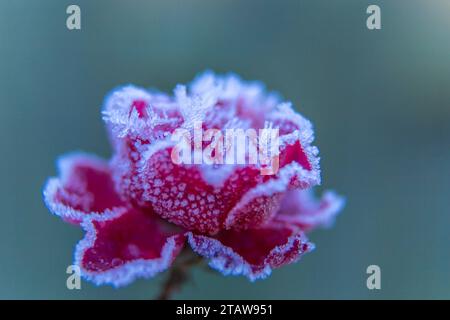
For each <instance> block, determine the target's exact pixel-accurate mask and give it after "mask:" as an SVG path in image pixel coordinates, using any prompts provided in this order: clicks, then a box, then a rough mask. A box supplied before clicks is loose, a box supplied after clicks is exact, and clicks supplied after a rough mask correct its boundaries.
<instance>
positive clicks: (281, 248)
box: [188, 224, 314, 281]
mask: <svg viewBox="0 0 450 320" xmlns="http://www.w3.org/2000/svg"><path fill="white" fill-rule="evenodd" d="M188 239H189V244H190V245H191V247H192V249H193V250H194V251H195V252H197V253H198V254H200V255H202V256H204V257H205V258H207V259H209V265H210V266H211V267H212V268H214V269H216V270H218V271H220V272H222V273H223V274H224V275H230V274H231V275H244V276H246V277H248V278H249V279H250V280H251V281H254V280H256V279H261V278H265V277H267V276H268V275H270V273H271V271H272V269H273V268H278V267H281V266H282V265H285V264H288V263H292V262H296V261H297V260H298V259H299V258H300V257H301V256H302V255H303V254H304V253H306V252H309V251H311V250H312V249H314V245H313V244H312V243H310V242H308V240H307V239H306V237H305V236H304V235H303V234H302V233H301V231H300V230H299V229H297V228H290V227H287V226H284V225H282V224H273V225H271V226H267V227H264V228H260V229H249V230H245V231H242V232H239V231H234V230H231V231H222V232H221V233H219V234H218V235H217V236H215V237H208V236H204V235H196V234H194V233H189V234H188Z"/></svg>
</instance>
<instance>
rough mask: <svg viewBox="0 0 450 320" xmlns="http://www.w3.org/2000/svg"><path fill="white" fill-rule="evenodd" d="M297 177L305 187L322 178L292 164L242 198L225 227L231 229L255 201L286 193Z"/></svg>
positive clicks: (226, 221) (315, 173) (227, 219)
mask: <svg viewBox="0 0 450 320" xmlns="http://www.w3.org/2000/svg"><path fill="white" fill-rule="evenodd" d="M294 177H297V178H298V180H299V181H301V182H302V183H304V184H305V186H311V185H315V184H318V183H319V182H320V177H319V176H318V175H317V172H315V171H308V170H305V169H304V168H303V167H302V166H301V165H300V164H298V163H297V162H292V163H290V164H288V165H286V166H284V167H283V168H281V169H280V171H279V172H278V174H277V176H276V178H273V179H269V180H267V181H266V182H265V183H261V184H258V185H256V186H255V187H254V188H252V189H250V190H249V191H247V193H246V194H244V195H243V196H242V198H241V199H240V201H239V202H238V203H237V204H236V205H235V206H234V207H233V209H232V210H231V211H230V213H229V214H228V216H227V218H226V220H225V227H226V228H227V229H229V228H231V227H232V226H233V224H234V222H235V221H236V219H238V218H239V214H240V212H241V211H242V210H243V208H245V206H247V205H248V204H249V203H251V202H252V201H253V200H254V199H256V198H260V197H263V196H269V197H270V196H273V195H275V194H276V193H282V192H286V191H287V190H288V187H289V183H290V181H291V179H292V178H294Z"/></svg>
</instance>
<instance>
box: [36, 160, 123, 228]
mask: <svg viewBox="0 0 450 320" xmlns="http://www.w3.org/2000/svg"><path fill="white" fill-rule="evenodd" d="M58 169H59V178H50V179H49V180H48V181H47V184H46V186H45V188H44V199H45V203H46V204H47V207H48V208H49V209H50V211H52V212H53V213H54V214H56V215H58V216H60V217H62V218H63V219H64V220H66V221H69V222H72V223H76V224H78V223H80V222H81V221H82V219H83V218H84V217H85V216H87V215H89V214H93V213H97V214H102V213H104V212H105V211H114V209H115V208H117V207H121V206H123V202H122V201H121V200H120V198H119V196H118V194H117V193H116V192H115V190H114V183H113V181H112V179H111V173H110V169H109V166H108V163H107V162H106V161H104V160H102V159H100V158H98V157H96V156H92V155H88V154H83V153H73V154H69V155H66V156H63V157H61V158H60V159H59V160H58Z"/></svg>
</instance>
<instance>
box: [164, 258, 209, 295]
mask: <svg viewBox="0 0 450 320" xmlns="http://www.w3.org/2000/svg"><path fill="white" fill-rule="evenodd" d="M201 260H202V259H201V257H200V256H197V255H194V254H192V252H188V253H185V254H184V256H183V255H181V256H180V257H179V259H177V261H176V262H175V264H174V265H173V266H172V268H171V269H170V271H169V274H168V276H167V279H166V280H165V281H164V283H163V284H162V287H161V291H160V293H159V295H158V296H157V298H156V299H157V300H169V299H171V297H172V296H173V294H174V293H175V292H177V291H179V290H180V289H181V287H182V286H183V285H184V284H185V283H186V282H187V281H188V280H189V279H190V270H191V268H192V267H193V266H194V265H196V264H198V263H199V262H200V261H201Z"/></svg>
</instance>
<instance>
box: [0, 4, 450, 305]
mask: <svg viewBox="0 0 450 320" xmlns="http://www.w3.org/2000/svg"><path fill="white" fill-rule="evenodd" d="M69 4H77V5H79V6H80V7H81V14H82V29H81V30H79V31H69V30H67V28H66V18H67V14H66V8H67V6H68V5H69ZM369 4H377V5H379V6H380V7H381V18H382V29H381V30H377V31H369V30H368V29H367V28H366V18H367V14H366V8H367V7H368V5H369ZM205 69H213V70H215V71H217V72H228V71H234V72H236V73H238V74H240V75H241V76H242V77H243V78H245V79H257V80H261V81H263V82H265V83H266V84H267V86H268V88H269V89H273V90H277V91H279V92H280V93H281V94H282V95H283V96H284V97H286V99H289V100H291V101H292V102H293V103H294V104H295V106H296V108H297V109H298V110H299V111H300V112H302V113H303V114H304V115H305V116H306V117H308V118H310V119H311V120H312V121H313V123H314V125H315V128H316V145H317V146H318V147H319V148H320V150H321V157H322V161H321V166H322V180H323V188H334V189H336V190H337V191H338V192H339V193H341V194H344V195H345V196H346V197H347V206H346V208H345V210H344V212H343V213H342V215H341V216H339V217H338V219H337V223H336V225H335V226H334V228H332V229H330V230H325V231H316V232H314V233H312V234H310V238H311V240H312V241H313V242H315V243H316V245H317V249H316V250H315V251H314V252H313V253H311V254H309V255H307V256H305V257H304V258H303V259H302V261H300V262H299V263H297V264H294V265H290V266H287V267H284V268H282V269H279V270H276V271H274V272H273V275H272V276H271V277H270V278H268V279H267V280H263V281H258V282H256V283H250V282H248V281H247V280H246V279H245V278H242V277H223V276H221V275H219V274H218V273H215V272H207V271H204V270H200V269H199V270H196V271H195V272H194V276H193V281H192V282H190V283H189V284H188V285H187V286H186V287H185V288H184V289H183V290H182V291H181V292H180V293H179V294H177V295H176V298H192V299H195V298H236V299H240V298H244V299H245V298H255V299H258V298H275V299H310V298H324V299H337V298H342V299H366V298H367V299H379V298H388V299H391V298H400V299H404V298H425V299H428V298H447V299H448V298H450V250H449V249H450V248H449V244H450V215H449V213H450V212H449V211H450V90H449V89H450V1H448V0H442V1H439V0H430V1H420V0H397V1H378V0H373V1H365V0H346V1H332V0H314V1H313V0H307V1H306V0H305V1H302V0H291V1H289V0H283V1H262V0H251V1H249V0H246V1H238V0H220V1H206V0H169V1H167V0H166V1H143V0H142V1H137V0H131V1H118V0H114V1H113V0H109V1H106V0H96V1H83V0H77V1H70V2H69V1H64V0H46V1H25V0H15V1H9V0H0V110H1V113H0V114H1V117H0V147H1V157H0V177H1V179H0V214H1V220H0V221H1V222H0V298H7V299H9V298H22V299H30V298H43V299H47V298H49V299H56V298H61V299H80V298H90V299H91V298H94V299H95V298H104V299H122V298H137V299H148V298H152V297H153V296H154V295H155V294H156V291H157V289H158V286H159V285H160V284H161V282H162V281H163V279H164V275H162V276H158V277H157V278H155V279H153V280H147V281H146V280H140V281H137V282H135V283H134V284H133V285H131V286H129V287H126V288H123V289H119V290H116V289H113V288H111V287H108V286H106V287H95V286H93V285H91V284H90V283H86V282H83V283H82V290H78V291H77V290H73V291H70V290H68V289H67V288H66V277H67V274H66V273H65V271H66V267H67V266H68V265H69V264H71V263H72V254H73V248H74V246H75V244H76V242H77V241H78V240H79V239H81V237H82V231H81V230H80V229H78V228H77V227H73V226H71V225H68V224H65V223H63V222H62V221H60V219H58V218H56V217H54V216H51V215H50V214H49V212H48V210H47V209H46V208H45V206H44V204H43V201H42V196H41V192H42V186H43V183H44V181H45V180H46V178H47V177H48V176H52V175H55V174H56V169H55V159H56V158H57V157H58V156H59V155H61V154H62V153H65V152H68V151H72V150H79V149H82V150H85V151H89V152H93V153H97V154H100V155H102V156H104V157H109V156H110V147H109V144H108V140H107V136H106V134H105V130H104V126H103V123H102V120H101V116H100V106H101V103H102V100H103V97H104V95H105V94H106V93H107V92H108V91H109V90H111V89H112V88H114V87H116V86H117V85H120V84H125V83H134V84H137V85H140V86H145V87H157V88H159V89H161V90H164V91H171V90H172V89H173V87H174V86H175V85H176V84H177V83H184V82H187V81H190V80H191V79H192V78H193V77H194V76H195V75H196V74H197V73H198V72H200V71H203V70H205ZM371 264H376V265H379V266H380V267H381V272H382V288H381V290H378V291H377V290H374V291H370V290H368V289H367V287H366V278H367V274H366V268H367V266H368V265H371Z"/></svg>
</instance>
